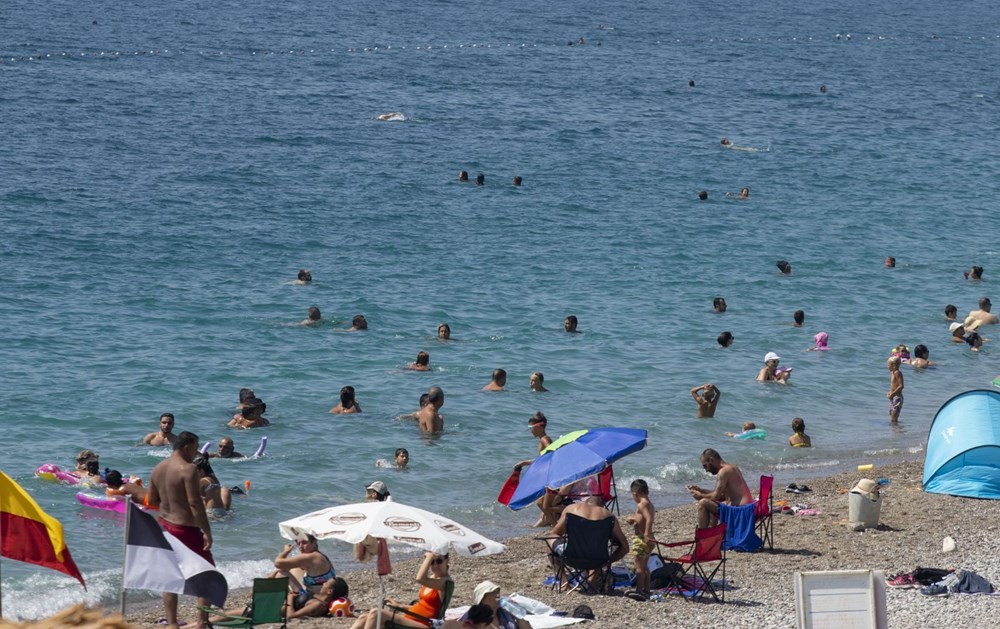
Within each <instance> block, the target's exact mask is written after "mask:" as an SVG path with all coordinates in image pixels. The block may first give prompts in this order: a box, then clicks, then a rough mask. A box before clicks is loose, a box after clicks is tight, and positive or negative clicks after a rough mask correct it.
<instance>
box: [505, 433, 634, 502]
mask: <svg viewBox="0 0 1000 629" xmlns="http://www.w3.org/2000/svg"><path fill="white" fill-rule="evenodd" d="M645 447H646V431H645V430H640V429H638V428H594V429H592V430H577V431H575V432H571V433H569V434H568V435H563V436H562V437H559V438H558V439H556V440H555V441H553V442H552V444H551V445H550V446H549V447H547V448H545V450H543V451H542V454H541V455H539V457H538V458H537V459H535V460H534V461H533V462H532V463H531V465H529V466H528V468H527V469H525V470H524V471H523V472H521V478H520V481H519V482H518V485H517V489H516V490H515V491H514V496H513V497H512V498H511V500H510V504H509V505H508V506H509V507H510V508H511V509H514V510H515V511H516V510H518V509H523V508H524V507H527V506H528V505H530V504H531V503H533V502H534V501H535V500H537V499H538V498H539V496H541V495H542V494H544V493H545V490H546V489H559V488H560V487H563V486H565V485H568V484H570V483H572V482H574V481H578V480H580V479H581V478H586V477H588V476H593V475H594V474H597V473H598V472H600V471H601V470H603V469H604V468H605V467H607V466H608V464H610V463H613V462H615V461H617V460H618V459H620V458H622V457H623V456H625V455H626V454H632V453H633V452H638V451H639V450H642V449H643V448H645Z"/></svg>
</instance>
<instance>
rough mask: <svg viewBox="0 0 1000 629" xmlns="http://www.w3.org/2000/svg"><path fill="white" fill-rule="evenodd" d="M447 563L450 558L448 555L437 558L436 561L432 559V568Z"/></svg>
mask: <svg viewBox="0 0 1000 629" xmlns="http://www.w3.org/2000/svg"><path fill="white" fill-rule="evenodd" d="M446 561H448V556H447V555H445V556H444V557H435V558H434V559H431V565H432V566H437V565H440V564H443V563H444V562H446Z"/></svg>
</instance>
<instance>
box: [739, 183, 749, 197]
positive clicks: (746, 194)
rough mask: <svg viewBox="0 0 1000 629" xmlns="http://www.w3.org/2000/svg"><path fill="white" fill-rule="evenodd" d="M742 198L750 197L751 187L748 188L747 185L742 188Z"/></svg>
mask: <svg viewBox="0 0 1000 629" xmlns="http://www.w3.org/2000/svg"><path fill="white" fill-rule="evenodd" d="M740 198H741V199H749V198H750V188H748V187H746V186H743V187H742V188H740Z"/></svg>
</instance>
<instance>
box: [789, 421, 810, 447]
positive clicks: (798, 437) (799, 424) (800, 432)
mask: <svg viewBox="0 0 1000 629" xmlns="http://www.w3.org/2000/svg"><path fill="white" fill-rule="evenodd" d="M788 445H790V446H792V447H793V448H811V447H812V439H810V438H809V435H807V434H806V422H805V420H803V419H802V418H801V417H796V418H795V419H793V420H792V436H791V437H789V438H788Z"/></svg>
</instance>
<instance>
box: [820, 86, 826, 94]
mask: <svg viewBox="0 0 1000 629" xmlns="http://www.w3.org/2000/svg"><path fill="white" fill-rule="evenodd" d="M819 93H820V94H826V86H825V85H820V86H819Z"/></svg>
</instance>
